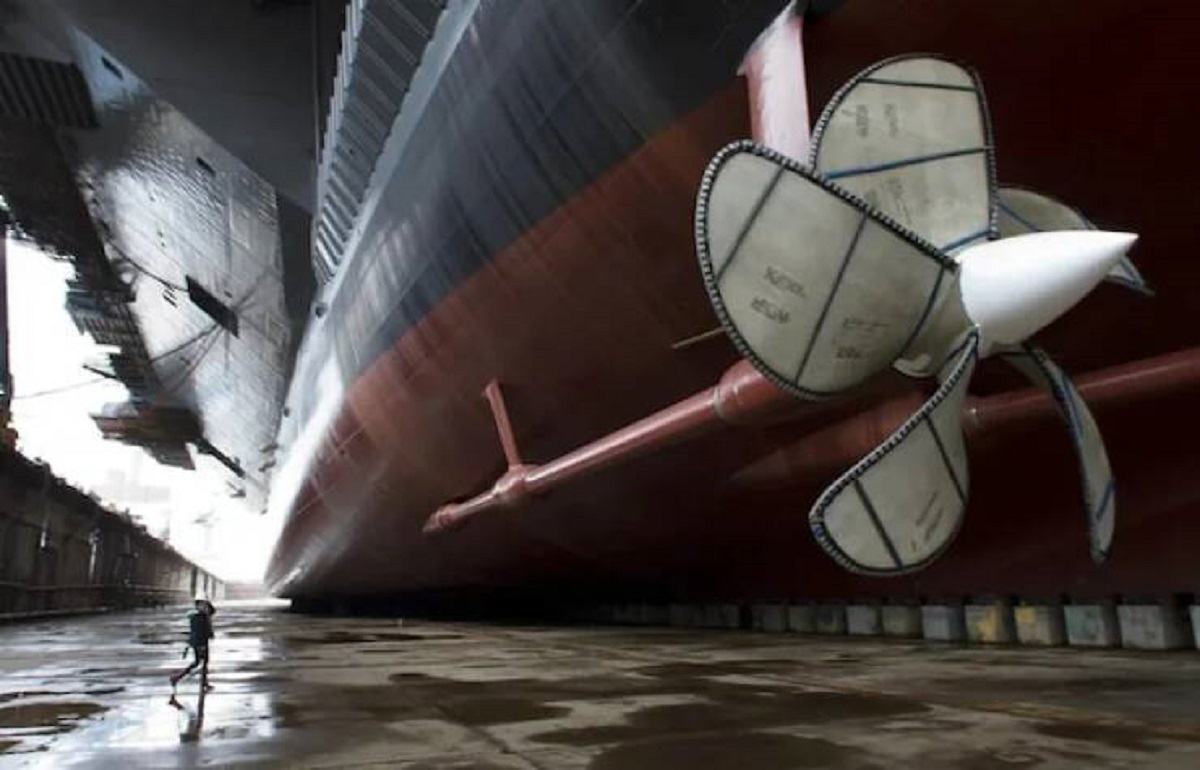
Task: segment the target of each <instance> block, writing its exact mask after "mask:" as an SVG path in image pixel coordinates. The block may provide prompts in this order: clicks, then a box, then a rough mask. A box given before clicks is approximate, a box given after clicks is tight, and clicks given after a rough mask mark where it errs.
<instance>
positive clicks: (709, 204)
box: [696, 56, 1149, 575]
mask: <svg viewBox="0 0 1200 770" xmlns="http://www.w3.org/2000/svg"><path fill="white" fill-rule="evenodd" d="M1135 240H1136V236H1135V235H1133V234H1129V233H1119V232H1105V231H1100V230H1096V229H1095V228H1093V227H1092V226H1091V225H1090V223H1088V222H1087V220H1086V219H1084V218H1083V217H1082V215H1080V214H1079V213H1078V212H1076V211H1074V210H1073V209H1070V208H1069V207H1067V206H1065V205H1063V204H1061V203H1058V202H1057V201H1054V200H1053V199H1050V198H1047V197H1045V196H1041V195H1038V194H1036V193H1031V192H1028V191H1024V190H1019V189H1015V188H1012V189H1004V190H1001V189H1000V188H999V187H998V185H997V184H996V181H995V164H994V152H993V145H992V138H991V127H990V124H989V121H988V115H987V108H986V103H985V101H984V95H983V89H982V87H981V85H980V83H979V79H978V77H977V76H976V75H975V73H974V72H973V71H972V70H970V69H968V68H966V67H964V66H962V65H959V64H957V63H954V62H952V61H949V60H946V59H943V58H938V57H931V56H910V57H902V58H898V59H892V60H889V61H886V62H883V63H881V64H877V65H875V66H873V67H871V68H869V69H867V70H866V71H864V72H862V73H861V74H859V75H858V76H857V77H855V78H854V79H853V80H852V81H850V82H849V83H848V84H847V85H846V86H844V87H843V88H842V89H841V90H840V91H839V92H838V93H837V94H836V95H835V96H834V98H833V99H832V101H831V102H830V104H829V105H828V106H827V107H826V109H825V111H824V113H823V114H822V116H821V118H820V120H819V122H818V124H817V129H816V132H815V134H814V138H813V145H812V151H811V156H810V158H809V159H808V163H807V164H802V163H800V162H798V161H796V160H793V159H791V158H787V157H785V156H783V155H781V154H779V153H777V152H775V151H773V150H771V149H768V148H765V147H762V146H759V145H757V144H754V143H752V142H739V143H735V144H733V145H730V146H728V147H726V148H724V149H723V150H721V151H720V152H719V153H718V154H717V156H716V157H715V158H714V159H713V161H712V163H711V164H710V165H709V167H708V170H707V172H706V173H705V176H704V181H703V183H702V186H701V189H700V194H699V199H698V202H697V210H696V242H697V250H698V253H699V257H700V265H701V269H702V272H703V275H704V281H705V285H706V287H707V289H708V291H709V294H710V297H711V299H712V303H713V306H714V308H715V309H716V312H717V315H718V317H719V318H720V320H721V324H722V326H723V327H724V328H725V330H726V332H727V333H728V334H729V336H730V337H731V338H732V340H733V342H734V343H735V345H736V346H737V347H738V349H739V351H740V352H741V353H742V354H743V355H744V356H745V357H746V358H747V359H749V360H750V361H751V362H752V363H753V364H754V365H755V366H756V367H757V368H758V369H759V371H761V372H762V373H763V374H764V375H765V376H766V377H768V378H769V379H770V380H771V381H773V382H774V383H775V384H777V385H778V386H779V387H781V388H783V389H785V390H787V391H790V392H792V393H794V394H795V395H797V396H799V397H802V398H809V399H820V398H823V397H828V396H832V395H835V394H838V393H842V392H843V391H846V390H847V389H850V388H852V387H854V386H855V385H858V384H859V383H861V382H863V381H864V380H866V379H867V378H869V377H871V376H873V375H875V374H877V373H879V372H881V371H883V370H885V369H887V368H888V367H894V368H896V369H897V370H899V371H900V372H902V373H904V374H906V375H908V376H911V377H933V378H936V381H937V388H936V390H935V391H934V393H933V394H932V395H931V396H930V397H929V398H928V400H926V401H925V402H924V404H923V405H922V406H921V407H920V408H919V409H918V410H917V411H916V412H915V413H914V414H913V415H912V416H911V417H910V418H909V419H908V420H906V421H905V422H904V423H903V424H902V425H901V426H900V427H899V428H898V429H897V430H896V431H895V432H894V433H893V434H892V435H891V436H890V437H889V438H888V439H887V440H885V441H884V442H883V443H882V444H880V445H879V446H878V447H876V448H875V450H874V451H872V452H871V453H870V454H868V455H867V456H866V457H864V458H862V460H860V461H859V462H858V463H857V464H856V465H854V466H853V467H852V468H850V469H849V470H848V471H846V472H845V473H844V474H842V475H841V477H839V478H838V479H837V480H836V481H834V482H833V484H832V485H830V486H829V488H828V489H826V490H825V492H824V493H823V494H822V495H821V496H820V497H819V498H818V499H817V501H816V503H815V504H814V505H813V507H812V510H811V511H810V513H809V521H810V525H811V527H812V531H813V534H814V535H815V537H816V539H817V541H818V542H819V543H820V544H821V546H822V547H823V548H824V549H825V550H826V551H827V552H828V553H829V554H830V555H831V556H832V557H833V558H834V559H836V560H837V561H838V562H839V563H841V564H842V565H843V566H845V567H846V568H848V569H850V570H853V571H855V572H862V573H867V574H878V575H889V574H900V573H905V572H911V571H914V570H917V569H920V568H922V567H924V566H926V565H928V564H929V563H931V562H932V561H933V560H934V559H936V558H937V557H938V556H939V555H941V554H942V553H943V552H944V551H945V549H946V548H947V547H948V546H949V545H950V543H951V542H952V541H953V539H954V536H955V535H956V533H957V532H958V530H959V528H960V525H961V523H962V519H963V514H964V511H965V509H966V504H967V498H968V488H969V474H968V468H967V459H966V451H965V446H964V440H963V430H962V425H961V414H962V405H963V399H964V398H965V396H966V393H967V386H968V383H969V382H970V378H971V373H972V371H973V370H974V367H975V364H976V363H977V361H978V360H979V359H980V358H983V357H987V356H990V355H997V356H999V357H1001V358H1002V359H1003V360H1005V361H1008V362H1009V363H1011V364H1012V365H1013V366H1015V367H1016V368H1017V369H1018V370H1019V371H1021V372H1022V373H1024V374H1025V375H1026V376H1028V377H1029V378H1030V380H1031V381H1032V382H1033V383H1034V384H1036V385H1038V386H1039V387H1042V388H1044V389H1045V390H1047V391H1048V392H1049V394H1050V395H1051V396H1052V397H1053V398H1054V400H1055V402H1056V404H1057V405H1058V408H1059V412H1060V414H1061V416H1062V418H1063V420H1064V421H1065V422H1066V424H1067V427H1068V429H1069V431H1070V433H1071V436H1072V439H1073V443H1074V446H1075V449H1076V453H1077V456H1078V459H1079V463H1080V466H1081V476H1082V482H1083V491H1084V500H1085V504H1086V510H1087V522H1088V531H1089V538H1090V545H1091V552H1092V556H1093V558H1094V559H1095V560H1096V561H1097V562H1098V563H1099V562H1101V561H1103V560H1104V559H1105V557H1106V556H1107V554H1108V552H1109V549H1110V547H1111V543H1112V534H1113V523H1114V520H1115V502H1114V499H1113V488H1114V487H1113V479H1112V473H1111V471H1110V468H1109V462H1108V456H1107V454H1106V452H1105V449H1104V443H1103V440H1102V438H1101V436H1100V433H1099V430H1098V428H1097V426H1096V422H1095V420H1094V419H1093V418H1092V415H1091V413H1090V412H1089V411H1088V408H1087V405H1086V404H1085V403H1084V402H1083V400H1082V399H1081V398H1080V396H1079V393H1078V391H1077V390H1076V389H1075V387H1074V386H1073V385H1072V384H1071V382H1070V380H1069V379H1068V378H1067V377H1066V375H1065V374H1064V373H1063V371H1062V370H1061V369H1060V368H1059V367H1058V366H1056V365H1055V364H1054V363H1053V362H1052V361H1051V360H1050V358H1049V357H1048V356H1047V355H1046V354H1045V353H1044V352H1043V351H1041V350H1039V349H1037V348H1035V347H1032V346H1030V345H1029V343H1028V339H1029V338H1030V337H1031V336H1032V335H1033V334H1035V333H1036V332H1037V331H1039V330H1040V329H1042V328H1043V327H1045V326H1046V325H1047V324H1049V323H1051V322H1052V321H1054V320H1055V319H1056V318H1058V317H1059V316H1060V315H1062V314H1063V313H1065V312H1066V311H1067V310H1069V309H1070V308H1071V307H1073V306H1074V305H1075V304H1076V303H1078V302H1079V301H1080V300H1081V299H1083V297H1084V296H1086V295H1087V294H1088V293H1089V292H1090V291H1091V290H1092V289H1093V288H1094V287H1095V286H1096V285H1097V284H1098V283H1100V282H1101V281H1103V280H1105V279H1106V278H1107V279H1109V280H1111V281H1114V282H1117V283H1120V284H1122V285H1125V286H1128V287H1131V288H1134V289H1137V290H1139V291H1142V292H1146V293H1148V292H1149V289H1148V288H1147V286H1146V284H1145V282H1144V281H1143V280H1142V278H1141V276H1140V275H1139V274H1138V272H1137V270H1136V268H1134V266H1133V264H1132V263H1131V262H1130V261H1129V260H1128V257H1127V256H1126V254H1127V252H1128V250H1129V249H1130V247H1131V246H1132V245H1133V243H1134V242H1135Z"/></svg>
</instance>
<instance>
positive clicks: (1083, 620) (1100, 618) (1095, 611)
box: [1063, 603, 1121, 647]
mask: <svg viewBox="0 0 1200 770" xmlns="http://www.w3.org/2000/svg"><path fill="white" fill-rule="evenodd" d="M1063 619H1064V620H1065V621H1066V626H1067V644H1069V645H1071V646H1072V647H1116V646H1117V645H1118V644H1120V643H1121V634H1120V630H1119V626H1118V625H1117V611H1116V609H1115V608H1114V607H1113V606H1112V605H1111V604H1107V603H1103V604H1068V605H1067V606H1065V607H1063Z"/></svg>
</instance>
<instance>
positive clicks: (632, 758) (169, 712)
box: [0, 606, 1200, 770]
mask: <svg viewBox="0 0 1200 770" xmlns="http://www.w3.org/2000/svg"><path fill="white" fill-rule="evenodd" d="M181 617H182V616H181V613H179V612H171V611H140V612H131V613H124V614H112V615H106V616H99V617H92V618H83V619H70V620H68V619H58V620H55V621H52V622H51V621H46V622H39V623H34V624H24V625H10V626H7V627H0V767H5V768H7V767H50V768H63V767H88V768H109V767H112V768H131V767H165V768H173V767H242V766H283V767H371V766H379V767H400V768H431V769H432V768H438V769H444V770H450V769H451V768H453V769H455V770H466V769H467V768H472V769H474V770H484V769H487V770H509V769H513V770H515V769H517V768H521V769H528V768H543V769H546V770H550V769H556V768H563V769H564V770H570V769H572V768H591V769H592V770H650V769H651V768H654V769H657V770H671V769H672V768H687V769H688V770H699V769H700V768H726V767H728V768H734V767H737V768H772V769H774V768H837V769H839V770H847V769H853V768H893V767H920V768H928V769H930V770H934V769H936V768H963V769H967V768H970V769H980V770H988V769H989V768H992V769H999V768H1041V769H1044V770H1052V769H1053V768H1115V767H1138V768H1191V767H1200V656H1197V654H1196V653H1195V652H1194V651H1193V652H1179V653H1134V652H1127V651H1096V652H1083V651H1080V650H1075V649H1057V650H1030V649H1021V648H987V647H982V648H981V647H973V648H960V647H953V646H938V645H933V644H930V643H928V642H924V643H918V642H903V641H899V642H887V641H881V640H878V639H875V640H867V641H858V640H852V639H849V638H830V637H816V636H798V635H788V634H764V633H755V632H752V631H740V632H722V631H699V630H685V629H656V628H636V629H630V628H618V627H609V628H604V627H554V628H549V627H534V626H505V625H478V624H471V625H467V624H448V623H427V622H420V621H403V622H401V621H398V620H396V619H363V618H359V619H338V618H329V617H307V616H303V615H298V614H292V613H288V612H284V611H282V610H280V609H278V608H266V607H262V606H240V607H239V606H223V607H221V608H220V610H219V612H218V614H217V616H216V621H217V628H218V634H217V639H216V641H215V646H214V648H213V667H212V684H213V686H214V688H215V689H214V690H213V691H212V692H210V693H209V694H208V695H207V696H206V697H205V698H204V699H203V703H201V701H200V696H199V693H198V684H197V683H196V682H190V683H185V684H184V685H182V686H181V687H180V691H179V704H178V707H174V706H171V705H169V704H168V702H167V701H168V696H169V694H170V687H169V685H168V683H167V674H168V672H169V671H171V670H172V669H173V668H175V667H177V666H179V665H180V657H179V656H180V652H181V649H182V642H181V640H182V635H181V633H180V631H181V630H182V628H183V625H182V622H181ZM200 706H202V707H203V710H202V713H201V711H200Z"/></svg>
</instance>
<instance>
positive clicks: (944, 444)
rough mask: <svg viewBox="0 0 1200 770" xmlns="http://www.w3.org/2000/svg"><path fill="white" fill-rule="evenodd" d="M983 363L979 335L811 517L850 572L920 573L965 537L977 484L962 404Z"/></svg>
mask: <svg viewBox="0 0 1200 770" xmlns="http://www.w3.org/2000/svg"><path fill="white" fill-rule="evenodd" d="M978 357H979V334H978V332H977V331H976V330H974V329H972V330H971V331H969V332H968V333H967V335H966V337H965V338H964V339H962V341H961V342H960V343H959V346H958V348H957V349H956V350H955V351H954V352H952V353H951V354H950V355H949V356H947V358H946V360H945V363H944V364H943V366H942V371H941V373H940V375H939V380H940V385H939V387H938V389H937V391H936V392H934V394H933V395H932V396H930V397H929V399H928V400H927V401H926V402H925V403H924V404H923V405H922V406H921V408H920V409H919V410H917V412H916V413H915V414H913V416H912V417H910V418H909V419H908V420H907V421H906V422H905V423H904V424H903V425H901V426H900V427H899V428H898V429H897V430H896V432H895V433H893V434H892V435H891V436H890V437H888V439H887V441H885V442H883V443H882V444H880V445H879V446H878V447H877V448H876V449H875V450H874V451H873V452H871V454H869V455H867V456H866V457H864V458H863V459H862V460H861V461H859V463H858V464H857V465H855V466H854V467H853V468H851V469H850V470H848V471H847V472H846V473H844V474H843V475H842V476H841V477H840V478H839V479H838V480H837V481H835V482H834V483H833V484H832V485H831V486H830V487H829V488H828V489H827V490H825V492H824V493H823V494H822V495H821V497H820V498H818V499H817V502H816V504H815V505H814V506H813V508H812V511H811V512H810V513H809V516H808V518H809V524H810V526H811V527H812V531H813V535H814V536H815V537H816V539H817V542H818V543H820V544H821V547H822V548H824V549H825V551H826V552H827V553H828V554H829V555H830V556H832V557H833V558H834V559H835V560H836V561H837V562H838V563H839V564H841V565H842V566H843V567H845V568H846V569H849V570H851V571H853V572H860V573H865V574H870V575H899V574H904V573H906V572H913V571H915V570H919V569H921V568H923V567H925V566H927V565H929V564H930V563H931V562H933V561H934V560H935V559H937V557H938V556H940V555H941V554H942V552H943V551H945V550H946V548H947V547H949V545H950V543H951V542H952V541H953V540H954V537H955V535H957V534H958V530H959V527H960V525H961V524H962V519H963V513H964V512H965V510H966V505H967V490H968V486H969V474H968V470H967V456H966V448H965V447H964V444H963V433H962V423H961V418H962V403H963V399H964V398H965V397H966V394H967V383H968V382H969V381H970V379H971V372H972V371H973V370H974V368H975V363H976V361H977V360H978Z"/></svg>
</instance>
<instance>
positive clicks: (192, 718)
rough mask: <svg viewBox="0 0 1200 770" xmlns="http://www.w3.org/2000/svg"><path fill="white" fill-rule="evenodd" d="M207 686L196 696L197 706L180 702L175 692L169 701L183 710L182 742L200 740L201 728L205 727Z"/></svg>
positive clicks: (180, 733)
mask: <svg viewBox="0 0 1200 770" xmlns="http://www.w3.org/2000/svg"><path fill="white" fill-rule="evenodd" d="M206 694H207V693H206V688H204V687H201V688H200V694H199V695H198V696H197V697H196V708H194V709H190V708H188V707H187V706H185V705H184V704H182V703H180V702H179V698H177V697H176V696H175V694H174V693H172V694H171V699H170V700H169V701H167V703H169V704H170V705H171V706H173V707H174V708H176V709H177V710H179V711H181V712H183V717H184V719H183V721H182V722H181V726H180V730H179V742H180V743H195V742H196V741H198V740H200V730H201V729H203V727H204V697H205V695H206Z"/></svg>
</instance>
